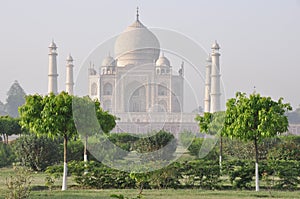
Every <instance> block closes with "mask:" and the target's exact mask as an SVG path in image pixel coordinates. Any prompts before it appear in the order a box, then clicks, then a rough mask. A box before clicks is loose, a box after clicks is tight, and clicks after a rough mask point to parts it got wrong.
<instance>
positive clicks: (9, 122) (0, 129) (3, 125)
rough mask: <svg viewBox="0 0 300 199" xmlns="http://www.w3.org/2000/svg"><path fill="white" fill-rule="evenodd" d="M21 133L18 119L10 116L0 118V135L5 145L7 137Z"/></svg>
mask: <svg viewBox="0 0 300 199" xmlns="http://www.w3.org/2000/svg"><path fill="white" fill-rule="evenodd" d="M21 133H22V130H21V126H20V125H19V119H17V118H12V117H10V116H0V134H2V137H3V138H4V142H5V143H8V136H11V135H14V134H16V135H18V134H21Z"/></svg>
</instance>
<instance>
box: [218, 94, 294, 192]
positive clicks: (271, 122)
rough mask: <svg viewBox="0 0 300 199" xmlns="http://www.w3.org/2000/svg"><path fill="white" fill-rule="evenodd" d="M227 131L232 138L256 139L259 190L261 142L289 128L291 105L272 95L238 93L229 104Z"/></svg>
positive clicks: (256, 166)
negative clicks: (287, 114)
mask: <svg viewBox="0 0 300 199" xmlns="http://www.w3.org/2000/svg"><path fill="white" fill-rule="evenodd" d="M226 107H227V110H226V114H225V124H224V127H223V129H224V131H223V134H224V135H225V136H228V137H230V138H239V139H241V140H244V141H249V140H250V141H253V143H254V147H255V190H256V191H259V175H258V143H259V142H261V141H262V140H263V139H264V138H270V137H275V136H276V135H278V134H279V133H283V132H286V131H287V130H288V118H287V116H286V112H287V111H289V110H291V109H292V108H291V106H290V104H288V103H287V104H285V103H283V99H282V98H280V99H279V100H278V101H273V100H272V99H271V98H270V97H261V96H260V94H256V93H253V94H251V95H250V96H249V97H247V96H246V94H245V93H240V92H238V93H237V94H236V97H235V98H232V99H229V100H228V101H227V103H226Z"/></svg>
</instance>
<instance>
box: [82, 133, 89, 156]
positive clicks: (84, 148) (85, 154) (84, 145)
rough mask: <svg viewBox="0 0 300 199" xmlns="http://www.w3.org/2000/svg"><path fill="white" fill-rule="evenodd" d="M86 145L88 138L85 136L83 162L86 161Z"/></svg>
mask: <svg viewBox="0 0 300 199" xmlns="http://www.w3.org/2000/svg"><path fill="white" fill-rule="evenodd" d="M87 144H88V136H87V135H85V140H84V152H83V160H84V162H87V161H88V157H87Z"/></svg>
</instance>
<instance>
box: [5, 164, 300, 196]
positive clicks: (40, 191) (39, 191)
mask: <svg viewBox="0 0 300 199" xmlns="http://www.w3.org/2000/svg"><path fill="white" fill-rule="evenodd" d="M11 174H13V170H12V169H11V168H2V169H0V199H2V198H3V199H4V198H5V192H6V186H5V182H6V178H7V177H8V176H9V175H11ZM32 176H33V184H32V186H33V190H32V192H31V197H30V198H33V199H34V198H49V199H50V198H51V199H58V198H66V199H68V198H70V199H77V198H103V199H104V198H105V199H107V198H110V195H111V194H123V195H124V196H126V197H129V198H131V197H136V196H137V193H138V190H135V189H126V190H124V189H123V190H117V189H106V190H86V189H82V190H80V189H78V187H76V186H75V185H76V184H75V183H74V181H72V178H69V179H68V180H69V187H70V189H69V190H68V191H64V192H62V191H60V190H59V188H60V183H61V180H59V181H57V182H56V184H55V185H56V190H53V191H49V190H47V189H46V187H45V181H44V179H45V174H43V173H33V174H32ZM271 194H272V196H271V195H270V193H269V192H268V191H264V190H262V191H261V192H259V193H256V192H255V191H231V190H226V191H206V190H199V189H184V190H182V189H181V190H174V189H167V190H144V191H143V198H144V199H179V198H180V199H181V198H183V199H196V198H197V199H199V198H204V199H205V198H207V199H215V198H222V199H229V198H244V199H253V198H300V191H295V192H288V191H287V192H280V191H272V192H271Z"/></svg>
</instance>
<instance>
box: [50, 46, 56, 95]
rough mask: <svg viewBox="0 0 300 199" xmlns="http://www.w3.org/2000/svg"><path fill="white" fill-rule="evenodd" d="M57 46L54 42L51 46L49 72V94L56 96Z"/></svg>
mask: <svg viewBox="0 0 300 199" xmlns="http://www.w3.org/2000/svg"><path fill="white" fill-rule="evenodd" d="M56 49H57V47H56V44H55V43H54V41H53V40H52V42H51V44H50V45H49V54H48V55H49V72H48V94H50V93H51V92H52V93H54V94H55V95H56V94H57V76H58V74H57V62H56V57H57V52H56Z"/></svg>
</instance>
